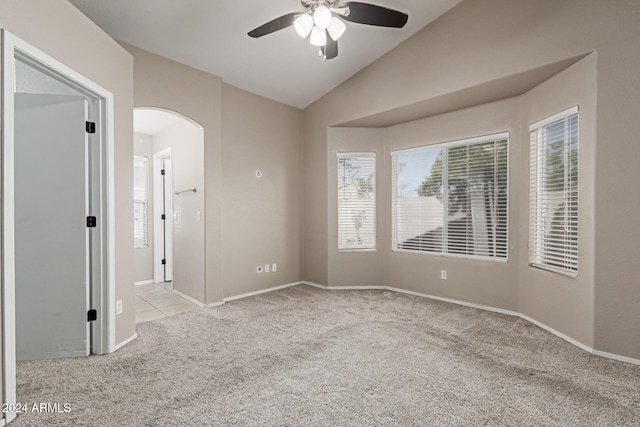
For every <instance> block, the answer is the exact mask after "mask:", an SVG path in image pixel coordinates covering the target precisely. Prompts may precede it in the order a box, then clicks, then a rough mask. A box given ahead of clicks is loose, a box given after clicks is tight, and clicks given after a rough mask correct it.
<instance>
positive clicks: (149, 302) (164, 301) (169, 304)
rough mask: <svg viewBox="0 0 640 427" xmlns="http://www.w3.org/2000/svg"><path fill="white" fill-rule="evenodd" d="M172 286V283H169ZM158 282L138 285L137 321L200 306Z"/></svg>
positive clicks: (154, 318)
mask: <svg viewBox="0 0 640 427" xmlns="http://www.w3.org/2000/svg"><path fill="white" fill-rule="evenodd" d="M168 285H169V286H170V284H168ZM169 286H167V287H164V286H161V285H159V284H156V283H149V284H146V285H136V323H140V322H148V321H150V320H156V319H161V318H163V317H168V316H173V315H175V314H179V313H184V312H186V311H191V310H196V309H198V308H199V307H198V306H197V305H195V304H194V303H192V302H191V301H188V300H186V299H184V298H182V297H181V296H180V295H177V294H175V293H173V291H171V289H168V287H169Z"/></svg>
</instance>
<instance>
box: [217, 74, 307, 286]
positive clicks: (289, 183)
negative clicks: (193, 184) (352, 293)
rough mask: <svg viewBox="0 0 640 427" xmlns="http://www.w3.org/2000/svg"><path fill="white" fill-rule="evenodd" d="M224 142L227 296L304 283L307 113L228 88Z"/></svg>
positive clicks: (224, 90)
mask: <svg viewBox="0 0 640 427" xmlns="http://www.w3.org/2000/svg"><path fill="white" fill-rule="evenodd" d="M222 140H223V148H222V156H223V158H224V162H223V169H222V171H223V182H224V184H223V195H224V207H223V223H224V232H223V245H222V246H223V248H224V251H223V265H224V273H223V277H224V286H225V289H224V296H225V297H231V296H236V295H240V294H244V293H248V292H255V291H259V290H262V289H267V288H270V287H274V286H278V285H284V284H289V283H295V282H298V281H299V280H300V279H301V277H302V254H301V247H302V243H301V242H302V234H301V230H302V179H303V176H302V111H301V110H299V109H297V108H293V107H289V106H287V105H284V104H280V103H278V102H275V101H271V100H268V99H266V98H263V97H260V96H257V95H254V94H251V93H249V92H246V91H244V90H241V89H238V88H236V87H233V86H230V85H226V84H224V85H223V88H222ZM257 171H260V172H261V173H262V177H261V178H257V177H256V172H257ZM273 263H276V264H277V270H276V272H275V273H274V272H271V271H270V272H269V273H266V272H264V273H261V274H257V273H256V268H257V266H258V265H263V266H264V264H273Z"/></svg>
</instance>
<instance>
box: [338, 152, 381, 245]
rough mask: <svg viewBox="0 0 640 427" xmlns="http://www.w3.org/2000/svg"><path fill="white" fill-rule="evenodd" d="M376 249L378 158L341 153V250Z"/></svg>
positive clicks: (339, 187) (339, 189) (339, 160)
mask: <svg viewBox="0 0 640 427" xmlns="http://www.w3.org/2000/svg"><path fill="white" fill-rule="evenodd" d="M375 248H376V155H375V153H338V249H339V250H371V249H375Z"/></svg>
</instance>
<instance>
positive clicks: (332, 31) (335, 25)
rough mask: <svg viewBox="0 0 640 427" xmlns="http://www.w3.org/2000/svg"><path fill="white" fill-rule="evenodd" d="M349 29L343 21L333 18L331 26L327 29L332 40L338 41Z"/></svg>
mask: <svg viewBox="0 0 640 427" xmlns="http://www.w3.org/2000/svg"><path fill="white" fill-rule="evenodd" d="M346 29H347V26H346V25H345V24H344V22H342V19H340V18H337V17H335V16H334V17H333V18H331V24H329V26H328V27H327V31H328V32H329V35H330V36H331V38H332V39H334V40H335V41H338V39H339V38H340V37H342V35H343V34H344V31H345V30H346Z"/></svg>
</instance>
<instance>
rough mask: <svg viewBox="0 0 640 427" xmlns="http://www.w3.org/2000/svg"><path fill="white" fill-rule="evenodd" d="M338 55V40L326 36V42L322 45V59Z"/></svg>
mask: <svg viewBox="0 0 640 427" xmlns="http://www.w3.org/2000/svg"><path fill="white" fill-rule="evenodd" d="M336 56H338V41H337V40H334V39H332V38H331V37H327V44H326V45H325V46H324V59H325V61H326V60H329V59H333V58H335V57H336Z"/></svg>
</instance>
